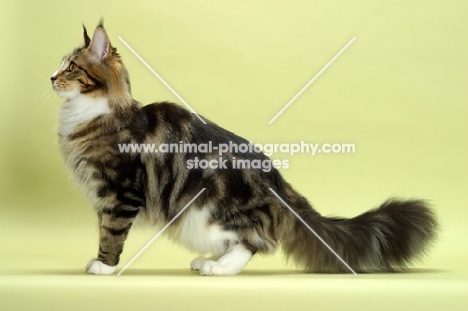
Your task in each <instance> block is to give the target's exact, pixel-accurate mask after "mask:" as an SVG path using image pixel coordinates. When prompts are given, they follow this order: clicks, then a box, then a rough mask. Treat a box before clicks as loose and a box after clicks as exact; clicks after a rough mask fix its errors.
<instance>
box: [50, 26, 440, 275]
mask: <svg viewBox="0 0 468 311" xmlns="http://www.w3.org/2000/svg"><path fill="white" fill-rule="evenodd" d="M51 80H52V86H53V89H54V90H55V91H56V92H57V94H58V95H59V96H60V97H62V98H65V99H66V101H65V102H64V103H63V104H62V106H61V109H60V126H59V138H60V150H61V152H62V154H63V156H64V158H65V161H66V164H67V166H68V168H69V169H70V170H71V171H72V173H73V176H74V178H75V179H76V182H77V183H78V184H79V185H80V186H81V187H82V188H83V189H84V191H85V193H86V195H87V196H88V198H89V199H90V200H91V202H92V204H93V206H94V208H95V210H96V212H97V214H98V218H99V229H100V233H99V252H98V256H97V258H96V259H92V260H91V261H90V262H89V263H88V265H87V272H88V273H94V274H110V273H113V272H114V270H115V269H116V266H117V264H118V263H119V257H120V254H121V252H122V249H123V245H124V241H125V239H126V237H127V235H128V232H129V230H130V228H131V227H132V225H133V223H134V221H135V219H136V218H137V216H138V218H142V219H143V220H146V221H147V222H149V223H151V224H153V225H164V224H167V223H168V222H169V221H171V220H172V219H173V218H174V216H175V215H176V214H177V213H178V212H179V211H181V209H182V208H183V207H184V206H185V205H186V204H187V203H188V202H189V201H190V200H191V199H192V198H194V197H195V195H197V194H198V193H199V192H200V191H201V190H202V189H203V188H206V190H205V191H204V192H202V194H201V195H200V196H199V197H198V198H197V199H196V200H195V201H194V202H193V204H192V205H191V206H190V207H189V208H188V209H187V210H186V211H184V213H182V214H181V216H180V217H179V218H177V219H176V220H175V222H174V223H173V224H171V226H170V227H169V228H170V229H169V235H170V237H171V238H172V239H174V240H177V241H179V242H180V243H182V244H184V245H185V246H187V247H189V248H190V249H192V250H194V251H196V252H198V253H200V254H211V255H212V257H209V258H205V257H199V258H196V259H195V260H194V261H192V263H191V268H192V269H193V270H198V271H200V273H201V274H202V275H231V274H236V273H238V272H240V271H241V270H242V268H244V267H245V266H246V265H247V263H248V261H249V260H250V259H251V257H252V256H253V255H254V254H255V253H272V252H274V251H275V250H276V249H277V248H278V246H280V245H281V247H282V249H283V250H284V252H285V254H286V255H287V257H290V258H292V259H293V260H294V262H295V263H296V264H298V265H299V266H301V267H303V268H305V270H306V271H308V272H326V273H340V272H346V271H347V269H346V267H345V266H343V264H342V263H341V262H340V261H339V260H337V258H336V257H335V256H334V255H333V254H332V253H331V252H330V251H329V250H328V249H327V248H326V247H325V246H324V245H323V244H322V243H320V241H319V240H318V239H317V238H316V237H315V236H314V235H312V234H311V232H310V231H309V230H308V229H307V228H306V227H305V226H304V225H303V224H302V223H301V222H300V221H299V219H298V218H297V217H296V216H294V215H293V214H292V213H291V212H290V211H289V210H288V209H287V208H286V207H285V206H284V205H283V204H282V203H281V202H280V201H279V200H278V198H277V197H275V195H274V194H273V193H272V192H271V191H269V188H272V189H273V190H274V191H275V192H276V193H277V194H278V195H279V196H280V197H281V198H283V199H284V201H285V202H286V203H287V204H288V205H289V206H291V207H292V208H293V209H294V210H295V212H296V213H297V214H298V215H300V216H301V217H302V218H303V219H304V220H305V221H306V222H307V224H308V225H309V226H310V227H311V228H313V229H314V230H315V231H316V232H317V234H319V235H320V236H321V237H322V238H323V240H324V241H326V243H327V244H328V245H330V246H331V248H333V249H334V250H335V251H336V253H337V254H339V255H340V256H341V257H342V258H343V259H344V260H345V261H346V262H347V263H348V264H349V265H350V266H351V267H352V268H353V269H354V270H355V271H379V270H392V269H394V268H399V267H405V266H406V264H408V263H410V262H411V261H413V260H414V259H416V258H418V257H420V256H421V255H423V254H424V252H425V250H426V246H428V244H430V242H432V240H433V238H434V237H435V231H436V228H437V222H436V219H435V216H434V214H433V212H432V211H431V210H430V209H429V208H428V207H427V206H426V204H425V203H424V202H423V201H419V200H395V199H390V200H388V201H387V202H385V203H383V204H382V205H381V206H380V207H379V208H377V209H374V210H372V211H369V212H366V213H364V214H362V215H360V216H357V217H355V218H351V219H342V218H326V217H323V216H321V215H320V214H319V213H318V212H316V211H315V210H314V209H313V208H312V207H311V205H310V204H309V203H308V202H307V200H306V199H305V198H304V197H302V196H301V195H300V194H298V193H297V192H296V191H294V190H293V188H292V187H291V185H290V184H288V183H287V182H286V181H285V180H284V179H283V177H282V176H281V174H280V173H279V172H278V171H277V170H276V169H275V168H273V169H272V170H271V171H269V172H265V171H264V170H261V169H234V168H233V166H232V159H233V158H234V157H235V158H237V159H245V160H255V159H257V160H262V161H263V160H268V158H267V157H266V156H265V155H264V154H262V153H257V152H247V153H241V152H231V153H228V154H224V155H223V159H224V160H225V161H226V167H227V168H226V169H224V168H223V169H222V168H219V169H210V168H208V169H200V168H198V169H197V168H190V169H189V168H188V166H187V163H188V162H187V161H188V160H194V159H196V158H198V159H217V158H218V154H217V151H216V150H215V151H213V152H211V153H202V152H198V151H195V152H179V153H154V152H151V153H150V152H142V153H141V152H140V153H137V152H127V153H122V152H120V150H119V147H118V146H119V144H129V143H134V144H144V143H150V144H156V145H161V144H164V143H166V144H167V143H180V142H183V143H187V144H188V143H190V144H206V143H207V142H212V144H213V145H215V146H216V145H219V144H221V143H229V142H232V143H236V144H243V143H246V144H248V142H247V141H246V140H245V139H243V138H241V137H239V136H237V135H235V134H233V133H231V132H229V131H227V130H225V129H223V128H221V127H219V126H217V125H216V124H214V123H212V122H208V123H207V124H203V123H202V122H201V120H200V119H199V118H198V117H197V116H196V115H195V114H192V113H190V112H189V111H187V110H186V109H184V108H181V107H179V106H177V105H175V104H172V103H166V102H163V103H154V104H150V105H147V106H142V105H141V104H140V103H139V102H137V101H136V100H134V99H133V98H132V95H131V90H130V82H129V78H128V73H127V70H126V69H125V66H124V65H123V63H122V60H121V58H120V56H119V55H118V54H117V52H116V49H115V48H114V47H112V45H111V43H110V42H109V38H108V36H107V34H106V31H105V30H104V28H103V26H102V23H101V24H100V25H99V26H98V27H97V28H96V30H95V32H94V35H93V38H92V39H90V38H89V37H88V35H87V33H86V28H84V46H83V47H80V48H78V49H76V50H74V51H73V52H72V53H71V54H70V55H68V56H66V57H65V58H64V59H63V61H62V64H61V66H60V68H59V69H58V70H57V71H56V72H55V73H54V74H53V75H52V77H51Z"/></svg>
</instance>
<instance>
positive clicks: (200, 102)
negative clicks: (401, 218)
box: [0, 0, 468, 310]
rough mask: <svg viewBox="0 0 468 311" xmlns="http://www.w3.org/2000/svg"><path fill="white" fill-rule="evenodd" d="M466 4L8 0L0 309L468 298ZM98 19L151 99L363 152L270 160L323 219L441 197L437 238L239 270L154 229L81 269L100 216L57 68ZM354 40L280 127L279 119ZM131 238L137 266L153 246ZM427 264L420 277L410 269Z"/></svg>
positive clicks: (335, 304)
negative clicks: (64, 144)
mask: <svg viewBox="0 0 468 311" xmlns="http://www.w3.org/2000/svg"><path fill="white" fill-rule="evenodd" d="M467 6H468V2H466V1H266V0H264V1H246V0H243V1H88V0H82V1H33V0H31V1H13V0H3V1H2V2H1V3H0V27H1V32H0V33H1V35H0V36H1V37H0V38H1V41H0V43H1V45H2V46H1V48H0V64H1V67H0V69H1V74H0V79H1V84H0V86H1V89H0V100H1V101H0V241H1V242H0V266H1V268H0V274H1V275H0V308H1V309H2V310H10V309H41V310H43V309H48V308H53V307H55V308H58V309H67V310H72V309H76V310H82V309H85V308H86V309H96V308H98V307H99V308H100V309H106V308H110V307H111V306H114V308H117V309H118V307H119V306H120V307H122V308H124V307H127V308H132V309H135V308H137V307H138V308H140V309H145V308H157V307H159V308H161V309H164V310H167V309H180V308H183V307H184V308H189V309H200V310H201V309H202V308H204V309H207V310H208V309H214V308H216V309H226V310H231V309H232V310H234V309H235V310H239V309H249V308H253V307H254V306H258V307H259V308H261V306H263V307H264V308H271V309H275V308H281V309H285V308H291V309H292V308H294V309H307V310H310V309H312V308H313V309H317V310H319V309H330V310H334V309H337V308H346V309H349V308H356V309H358V310H362V309H375V308H377V307H379V308H380V309H389V310H394V309H410V308H411V309H412V310H414V309H421V308H426V309H434V310H440V309H441V308H445V309H450V310H460V309H462V308H464V307H467V305H466V302H465V298H463V295H464V296H466V292H467V288H468V286H467V275H468V274H467V269H466V267H465V266H466V262H468V252H467V243H466V238H467V233H468V231H467V229H466V221H467V216H468V209H467V206H468V204H467V203H468V199H467V190H468V169H467V164H466V159H467V156H468V146H467V141H466V137H467V133H468V122H467V117H468V106H467V99H468V96H467V82H468V81H467V78H468V58H467V50H468V39H467V31H466V29H467V26H468V24H467V22H466V16H468V7H467ZM101 17H104V18H105V26H106V28H107V30H108V33H109V36H110V39H111V41H112V43H113V45H114V46H115V47H117V49H118V51H119V52H120V53H121V55H122V57H123V60H124V62H125V64H126V66H127V68H128V70H129V72H130V75H131V81H132V86H133V95H134V97H135V98H136V99H138V100H140V101H141V102H143V103H150V102H154V101H163V100H170V101H174V102H177V103H180V101H179V100H178V99H177V98H176V97H175V96H174V95H173V94H172V93H170V92H169V91H168V90H167V89H166V87H165V86H164V85H162V84H161V83H160V82H159V81H158V80H157V79H156V78H155V77H154V76H153V75H152V74H151V73H150V71H149V70H148V69H147V68H146V67H144V65H143V64H142V63H141V62H140V61H139V60H138V59H137V58H136V57H135V56H134V55H133V54H132V53H131V52H130V51H129V50H128V49H127V48H126V47H125V46H124V45H123V44H122V43H121V42H120V41H119V40H118V36H121V37H122V38H123V39H125V40H126V41H127V42H128V43H129V44H130V45H131V46H132V47H133V48H134V49H135V50H136V51H137V52H138V53H140V55H141V56H142V57H143V58H144V59H145V60H146V61H147V62H148V63H149V64H150V65H151V66H152V67H153V68H154V69H155V70H156V72H158V73H159V74H160V75H161V76H162V77H163V78H164V79H165V80H166V81H167V82H168V83H169V84H170V85H171V86H172V87H173V88H174V89H175V90H177V92H178V93H179V94H180V95H181V96H182V97H183V98H184V99H185V100H186V101H187V102H188V103H189V104H190V105H191V106H192V107H193V108H194V109H195V110H196V111H197V112H198V113H200V114H201V115H203V116H205V117H207V118H209V119H211V120H213V121H215V122H216V123H218V124H219V125H221V126H223V127H225V128H227V129H229V130H231V131H233V132H235V133H238V134H240V135H242V136H244V137H246V138H248V139H251V140H254V141H258V142H277V143H287V142H290V143H294V142H300V141H301V140H304V141H308V142H312V143H325V142H329V143H335V142H340V143H342V142H349V143H354V144H356V153H355V154H352V155H349V154H340V155H324V154H321V155H317V156H315V157H311V156H309V155H296V156H291V157H290V156H287V157H285V156H275V158H281V159H288V160H289V161H290V165H291V166H290V168H289V169H287V170H283V171H282V173H283V174H284V176H285V177H286V179H287V180H288V181H289V182H291V183H292V184H293V185H294V186H295V187H296V189H298V190H299V191H300V192H301V193H302V194H303V195H305V196H306V197H308V198H309V199H310V201H311V202H312V203H313V204H314V206H315V207H316V209H318V210H319V211H320V212H321V213H323V214H333V215H342V216H353V215H357V214H359V213H361V212H363V211H365V210H367V209H369V208H372V207H374V206H376V205H377V204H379V203H380V202H382V201H383V200H385V199H386V198H387V197H388V196H402V197H418V198H425V199H428V200H430V201H431V203H432V204H433V206H434V208H435V209H436V211H437V213H438V215H439V217H440V221H441V224H442V228H441V229H442V230H441V234H440V238H439V241H438V243H437V244H436V245H435V247H434V248H432V249H431V252H430V254H429V256H428V257H427V259H426V260H425V261H424V262H423V263H419V264H417V265H416V268H417V269H415V270H413V272H415V273H407V274H381V275H364V276H363V275H361V276H357V277H353V276H351V275H339V276H330V275H302V274H295V273H294V270H285V269H286V268H288V269H292V268H293V267H291V266H288V265H286V263H285V262H284V260H283V258H282V256H281V255H280V254H278V255H276V256H273V257H267V258H256V259H254V260H253V261H252V262H251V264H250V265H249V266H248V269H246V271H245V272H244V273H243V274H242V275H240V276H235V277H232V278H211V279H210V278H202V277H199V276H197V275H195V274H191V273H190V272H189V271H188V269H187V268H188V264H189V262H190V260H191V258H192V257H193V256H194V254H190V253H189V252H187V251H185V250H183V249H182V248H180V247H179V246H175V245H171V244H170V243H168V242H167V241H165V240H164V239H160V240H157V241H156V242H155V243H154V244H153V245H152V246H151V247H150V248H149V249H148V250H147V251H146V252H145V253H144V254H143V255H142V256H141V257H140V258H139V259H138V260H137V261H135V263H134V264H133V265H132V266H131V268H129V270H127V271H126V272H125V273H124V274H123V275H122V276H121V277H119V278H117V277H112V276H111V277H99V276H98V277H96V276H88V275H85V274H83V269H82V267H83V266H84V265H85V263H86V261H87V260H88V259H89V258H91V257H92V256H94V255H95V254H96V252H97V227H96V219H95V215H94V213H93V211H92V209H91V207H90V205H89V204H88V202H87V201H86V200H85V199H84V197H83V196H82V194H81V193H79V192H78V191H77V190H75V187H74V185H73V183H72V182H71V180H70V178H69V175H68V173H67V172H66V170H65V166H64V165H63V162H62V159H61V157H60V154H59V152H58V148H57V134H56V127H57V113H58V109H59V105H60V103H61V99H59V98H57V96H56V95H55V94H54V93H53V92H52V90H51V88H50V82H49V77H50V75H51V74H52V73H53V72H54V71H55V70H57V68H58V66H59V65H60V62H61V58H62V57H63V56H64V55H65V54H67V53H69V52H70V51H71V50H72V49H73V48H75V47H77V46H79V45H80V44H81V43H82V42H81V40H82V37H81V35H82V30H81V23H85V24H86V25H87V26H88V29H89V30H90V31H92V29H93V28H94V27H95V26H96V25H97V23H98V20H99V18H101ZM353 37H356V40H355V41H354V43H353V44H351V46H350V47H349V48H348V49H347V50H346V51H345V52H344V53H343V54H342V55H341V56H340V57H339V58H338V59H337V60H336V61H335V62H334V63H333V64H332V65H331V66H330V67H329V68H328V69H327V70H326V71H325V72H324V73H323V74H322V75H321V76H320V77H319V78H318V79H317V80H316V81H315V82H314V83H313V84H312V85H311V86H310V87H309V88H308V89H307V90H306V91H305V92H304V93H303V94H302V95H301V96H300V97H299V98H298V99H297V100H296V101H295V102H294V103H293V104H292V105H291V106H290V107H289V108H288V109H287V110H286V111H285V112H284V113H283V114H282V115H281V116H280V117H279V118H278V119H277V120H276V121H275V122H274V123H273V124H271V125H268V124H267V123H268V121H270V120H271V119H272V118H273V117H274V116H275V115H276V113H277V112H278V111H279V110H280V109H281V108H282V107H283V106H284V105H285V104H286V103H287V102H288V101H289V100H290V99H291V98H292V97H293V96H294V95H295V94H296V93H297V92H298V91H299V90H300V89H301V88H302V87H303V86H304V85H305V84H306V83H307V82H308V81H310V79H312V77H313V76H314V75H315V74H316V73H318V72H319V71H320V70H321V69H322V68H323V66H324V65H325V64H326V63H327V62H328V61H329V60H330V59H331V58H332V57H333V56H334V55H336V53H337V52H338V51H339V50H341V48H342V47H344V46H345V44H346V43H348V42H349V41H350V40H351V39H352V38H353ZM154 234H155V232H153V231H151V230H146V231H138V232H134V233H132V235H131V236H130V239H129V241H128V243H127V245H126V248H125V250H124V254H123V255H122V264H121V265H120V266H121V267H122V266H123V264H125V263H127V262H128V261H129V260H130V259H131V258H132V257H133V255H135V254H136V252H137V251H138V250H139V249H141V247H142V246H143V245H144V244H145V243H146V242H147V241H149V239H151V237H152V236H153V235H154ZM416 272H417V273H416ZM1 306H4V307H3V308H2V307H1Z"/></svg>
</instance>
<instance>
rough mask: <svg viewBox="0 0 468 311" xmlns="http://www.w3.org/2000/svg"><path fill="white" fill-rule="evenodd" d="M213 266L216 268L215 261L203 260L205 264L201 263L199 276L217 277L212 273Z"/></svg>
mask: <svg viewBox="0 0 468 311" xmlns="http://www.w3.org/2000/svg"><path fill="white" fill-rule="evenodd" d="M215 266H216V261H213V260H206V259H205V262H204V263H203V267H201V268H200V269H199V270H200V274H201V275H218V274H215V273H214V272H213V271H212V269H213V267H215Z"/></svg>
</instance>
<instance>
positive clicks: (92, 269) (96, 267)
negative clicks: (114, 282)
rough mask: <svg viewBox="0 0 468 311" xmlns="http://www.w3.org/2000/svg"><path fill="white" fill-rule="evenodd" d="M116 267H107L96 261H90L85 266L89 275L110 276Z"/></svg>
mask: <svg viewBox="0 0 468 311" xmlns="http://www.w3.org/2000/svg"><path fill="white" fill-rule="evenodd" d="M116 268H117V266H113V267H112V266H108V265H106V264H105V263H102V262H101V261H99V260H97V259H94V258H93V259H91V260H90V261H88V264H87V265H86V272H87V273H90V274H112V273H114V271H115V269H116Z"/></svg>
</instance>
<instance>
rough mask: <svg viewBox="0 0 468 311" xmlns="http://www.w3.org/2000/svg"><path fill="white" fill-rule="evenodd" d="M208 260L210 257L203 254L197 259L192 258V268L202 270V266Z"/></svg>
mask: <svg viewBox="0 0 468 311" xmlns="http://www.w3.org/2000/svg"><path fill="white" fill-rule="evenodd" d="M207 260H208V259H206V258H205V257H203V256H200V257H197V258H195V259H194V260H192V262H191V263H190V269H192V270H195V271H200V270H201V268H202V267H203V265H204V264H205V262H206V261H207Z"/></svg>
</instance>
